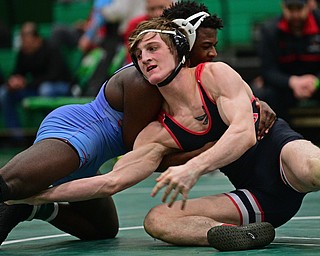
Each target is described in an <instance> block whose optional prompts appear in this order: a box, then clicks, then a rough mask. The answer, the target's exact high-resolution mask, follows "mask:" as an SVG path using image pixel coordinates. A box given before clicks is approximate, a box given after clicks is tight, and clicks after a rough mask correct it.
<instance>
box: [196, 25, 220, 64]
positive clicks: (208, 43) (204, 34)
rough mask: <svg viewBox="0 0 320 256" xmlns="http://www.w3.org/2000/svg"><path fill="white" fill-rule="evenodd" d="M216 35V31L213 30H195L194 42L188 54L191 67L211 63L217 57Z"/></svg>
mask: <svg viewBox="0 0 320 256" xmlns="http://www.w3.org/2000/svg"><path fill="white" fill-rule="evenodd" d="M217 34H218V33H217V30H216V29H213V28H198V29H197V37H196V41H195V43H194V45H193V47H192V50H191V52H190V66H191V67H195V66H197V65H198V64H200V63H203V62H211V61H212V60H213V59H214V58H215V57H216V56H217V51H216V45H217V43H218V38H217Z"/></svg>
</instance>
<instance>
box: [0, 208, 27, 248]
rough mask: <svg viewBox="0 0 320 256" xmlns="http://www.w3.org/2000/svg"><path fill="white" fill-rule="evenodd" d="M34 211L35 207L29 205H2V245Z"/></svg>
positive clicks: (0, 216)
mask: <svg viewBox="0 0 320 256" xmlns="http://www.w3.org/2000/svg"><path fill="white" fill-rule="evenodd" d="M32 209H33V206H32V205H28V204H16V205H6V204H5V203H0V245H1V244H2V242H3V241H4V240H5V239H6V238H7V236H8V235H9V233H10V232H11V230H12V229H13V228H14V227H15V226H17V225H18V223H19V222H21V221H24V220H26V219H27V218H28V217H29V216H30V215H31V212H32Z"/></svg>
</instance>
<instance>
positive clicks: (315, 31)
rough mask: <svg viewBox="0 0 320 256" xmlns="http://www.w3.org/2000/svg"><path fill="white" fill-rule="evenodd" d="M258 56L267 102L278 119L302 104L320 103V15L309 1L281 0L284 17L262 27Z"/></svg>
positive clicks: (286, 115) (286, 116)
mask: <svg viewBox="0 0 320 256" xmlns="http://www.w3.org/2000/svg"><path fill="white" fill-rule="evenodd" d="M259 55H260V57H261V61H262V66H261V67H262V78H263V80H264V87H265V90H266V95H265V99H266V100H267V102H268V103H269V104H270V105H271V106H272V108H273V109H274V110H275V111H276V113H277V114H278V116H281V117H284V118H288V109H289V108H290V107H294V106H297V104H299V102H301V101H305V100H307V101H308V102H311V101H312V102H313V101H315V102H316V103H317V102H318V103H319V99H320V89H319V86H320V85H319V77H320V69H319V67H320V13H319V10H316V9H314V10H311V9H310V7H309V5H308V1H307V0H282V15H281V16H279V17H276V18H275V19H273V20H270V21H268V22H267V23H266V24H264V25H263V26H262V29H261V41H260V46H259Z"/></svg>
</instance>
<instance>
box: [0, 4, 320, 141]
mask: <svg viewBox="0 0 320 256" xmlns="http://www.w3.org/2000/svg"><path fill="white" fill-rule="evenodd" d="M8 2H11V8H13V9H14V8H15V9H17V11H16V13H15V16H17V17H16V23H15V24H13V26H12V28H13V35H14V33H16V31H17V28H18V27H19V25H21V23H22V22H23V21H24V20H27V19H29V18H30V17H32V20H34V21H38V23H39V24H40V33H42V34H43V35H44V36H48V35H49V34H50V32H51V27H52V24H54V23H63V24H73V23H74V22H76V21H78V20H81V19H86V18H87V17H88V15H89V11H90V7H91V4H92V0H78V1H70V2H68V1H59V0H55V1H53V0H42V1H37V6H35V7H34V8H24V7H26V6H28V7H30V6H32V5H34V1H33V0H24V1H20V2H19V0H12V1H5V0H0V15H2V16H3V17H4V18H8V19H9V17H8V13H10V12H9V10H6V8H7V7H8V6H5V4H4V3H8ZM18 2H19V3H21V2H23V6H22V5H18ZM198 2H199V3H204V4H205V5H206V6H208V7H209V10H210V12H211V13H217V14H218V16H219V17H221V18H222V19H223V22H224V28H223V30H222V31H219V32H218V33H219V34H218V37H219V44H218V47H217V50H218V52H219V56H218V60H219V59H220V60H223V61H225V62H227V63H229V64H230V65H231V66H232V67H233V68H234V69H235V70H237V71H238V72H239V73H240V74H241V76H242V77H243V78H244V79H245V80H246V81H247V82H250V81H251V80H252V79H253V78H254V77H256V76H257V75H259V72H260V70H259V67H260V61H259V58H258V57H257V56H256V52H255V40H256V39H257V33H256V32H257V28H258V27H259V25H260V24H261V23H262V22H263V21H265V20H267V19H269V18H271V17H273V16H275V15H278V14H279V13H280V11H281V10H280V4H281V0H271V1H266V0H254V1H252V0H198ZM40 10H41V11H40ZM11 14H12V11H11ZM15 54H16V52H15V51H14V50H13V49H12V48H10V49H0V68H1V69H2V70H3V72H4V74H5V75H6V76H8V75H9V74H10V72H11V70H12V67H13V65H14V56H15ZM65 56H66V57H67V61H68V63H69V65H70V67H71V69H72V70H73V71H74V72H75V73H76V72H77V67H78V64H79V61H80V59H81V55H80V53H79V52H78V51H76V50H75V51H71V52H70V51H69V52H66V54H65ZM114 69H115V68H114V67H110V70H109V72H112V71H114ZM107 72H108V71H107ZM91 99H92V98H91V97H89V98H88V97H84V98H74V97H73V98H72V97H64V98H59V99H50V100H46V99H43V98H29V99H26V100H25V101H24V103H23V104H22V106H21V111H20V112H21V116H22V119H23V120H25V121H23V125H24V128H25V129H26V130H28V131H29V133H30V134H32V133H33V132H34V131H35V130H36V129H37V127H38V125H39V124H40V121H41V120H42V118H43V117H44V115H45V114H46V113H47V112H48V111H50V110H52V109H54V108H55V107H57V106H60V105H64V104H72V103H77V101H78V102H79V103H83V102H86V101H89V100H91ZM291 115H292V118H293V124H294V126H295V128H296V127H297V128H298V130H299V131H301V132H303V133H309V132H310V133H311V134H313V132H314V129H315V127H316V128H319V127H320V116H319V115H320V110H319V109H318V108H313V107H311V106H303V107H299V108H296V109H293V110H292V111H291ZM26 116H28V118H26ZM29 117H30V118H29ZM306 118H308V119H306ZM30 131H31V132H30ZM1 134H5V130H4V129H3V124H2V120H1V118H0V136H1Z"/></svg>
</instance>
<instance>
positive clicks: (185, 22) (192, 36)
mask: <svg viewBox="0 0 320 256" xmlns="http://www.w3.org/2000/svg"><path fill="white" fill-rule="evenodd" d="M209 16H210V15H209V14H208V13H206V12H198V13H196V14H193V15H191V16H190V17H188V18H187V19H175V20H173V22H174V23H176V24H177V25H178V26H180V27H181V28H183V29H184V30H185V31H186V33H187V36H188V40H189V45H190V48H189V50H190V51H191V49H192V47H193V45H194V43H195V41H196V30H197V28H198V27H199V26H200V24H201V22H203V20H204V19H205V18H206V17H209ZM196 18H198V20H197V22H196V23H195V24H194V25H192V24H191V23H190V21H192V20H194V19H196Z"/></svg>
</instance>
